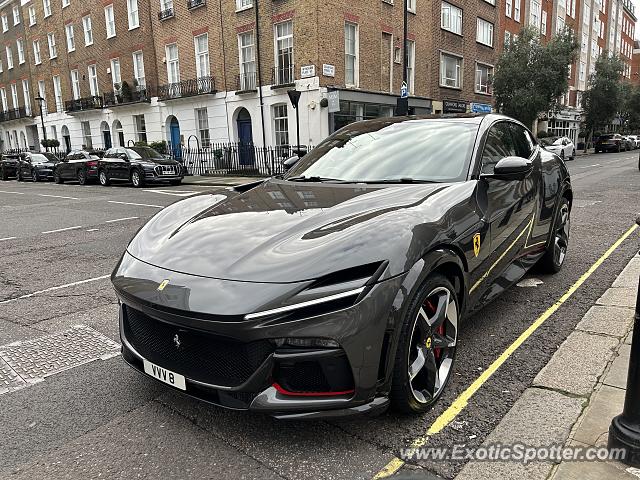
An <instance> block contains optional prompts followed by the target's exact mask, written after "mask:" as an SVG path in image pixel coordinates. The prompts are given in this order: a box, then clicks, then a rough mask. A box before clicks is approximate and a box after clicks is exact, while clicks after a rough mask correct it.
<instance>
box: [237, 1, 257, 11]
mask: <svg viewBox="0 0 640 480" xmlns="http://www.w3.org/2000/svg"><path fill="white" fill-rule="evenodd" d="M252 7H253V0H236V12H241V11H243V10H248V9H249V8H252Z"/></svg>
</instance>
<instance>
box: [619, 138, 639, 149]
mask: <svg viewBox="0 0 640 480" xmlns="http://www.w3.org/2000/svg"><path fill="white" fill-rule="evenodd" d="M622 138H624V143H625V150H626V151H627V152H628V151H629V150H634V149H635V148H636V142H635V140H634V139H633V138H631V137H630V136H629V135H623V136H622Z"/></svg>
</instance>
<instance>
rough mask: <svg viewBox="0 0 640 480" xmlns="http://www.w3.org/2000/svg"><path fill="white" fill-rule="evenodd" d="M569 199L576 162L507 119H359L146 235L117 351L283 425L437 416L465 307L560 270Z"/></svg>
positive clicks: (159, 218)
mask: <svg viewBox="0 0 640 480" xmlns="http://www.w3.org/2000/svg"><path fill="white" fill-rule="evenodd" d="M572 199H573V194H572V190H571V181H570V178H569V173H568V171H567V168H566V165H565V163H564V162H563V161H562V160H561V159H560V158H559V157H558V156H557V155H555V154H553V153H551V152H548V151H546V150H545V149H543V148H541V147H540V145H539V144H538V143H537V141H536V140H535V138H534V137H533V135H532V134H531V132H530V131H529V130H528V129H527V128H526V127H525V126H524V125H522V124H521V123H519V122H517V121H514V120H512V119H510V118H508V117H505V116H502V115H485V116H476V115H461V116H460V115H459V116H456V117H450V118H449V117H439V116H430V117H425V118H421V117H396V118H384V119H376V120H369V121H365V122H357V123H353V124H351V125H348V126H346V127H344V128H342V129H341V130H339V131H338V132H336V133H334V134H333V135H331V136H330V137H328V138H327V139H326V140H325V141H323V142H322V143H321V144H320V145H318V146H317V147H316V148H315V149H313V150H312V151H311V152H309V153H308V154H307V155H306V156H305V157H304V158H302V159H300V160H299V161H298V163H296V164H295V165H294V166H293V167H292V168H291V169H290V170H289V172H288V173H287V174H286V175H285V176H284V178H271V179H268V180H265V181H259V182H255V183H253V184H249V185H244V186H241V187H236V188H234V189H225V190H222V189H221V190H219V191H213V192H207V193H204V194H201V195H196V196H193V197H190V198H188V199H185V200H182V201H179V202H176V203H174V204H173V205H171V206H169V207H167V208H165V209H164V210H162V211H160V212H158V213H157V214H156V215H155V217H153V219H151V220H150V221H149V222H148V223H147V224H146V225H145V226H144V227H142V228H141V229H140V230H139V231H138V233H137V234H136V236H135V237H134V238H133V240H132V241H131V242H130V243H129V245H128V246H127V249H126V251H125V253H124V255H123V256H122V258H121V259H120V262H119V263H118V265H117V267H116V269H115V271H114V272H113V274H112V276H111V280H112V282H113V285H114V287H115V291H116V293H117V295H118V297H119V299H120V304H119V314H120V336H121V339H122V358H123V359H124V360H125V361H126V362H128V363H129V364H130V365H131V366H133V367H134V368H135V369H137V370H139V371H141V372H145V373H147V374H148V375H150V376H152V377H153V378H155V379H156V380H158V381H161V382H164V383H165V384H168V385H169V386H170V387H171V388H173V389H175V390H176V391H181V392H183V393H186V394H188V395H192V396H194V397H197V398H201V399H204V400H207V401H210V402H213V403H216V404H218V405H222V406H225V407H228V408H233V409H248V410H251V411H255V412H263V413H269V414H271V415H274V416H276V417H279V418H320V417H327V416H345V415H350V414H362V413H367V412H368V413H372V412H379V411H381V410H382V409H385V408H386V407H387V406H388V405H389V404H392V405H394V406H395V408H396V409H398V410H401V411H405V412H412V413H422V412H425V411H427V410H428V409H429V408H430V407H431V405H432V404H433V403H434V402H435V401H436V400H437V399H438V397H439V396H440V395H441V394H442V392H443V391H444V389H445V387H446V385H447V382H448V381H449V379H450V378H451V377H452V376H453V373H452V372H453V362H454V357H455V354H456V347H457V344H458V339H459V331H460V330H459V329H460V327H461V326H463V323H464V320H466V319H467V318H468V317H469V315H470V313H471V312H473V311H475V310H477V309H479V308H481V307H483V306H484V305H486V304H487V303H489V302H491V301H492V300H493V299H495V298H496V296H497V295H498V294H500V293H502V292H504V291H505V290H506V289H508V288H509V287H510V286H511V285H513V284H514V283H515V282H517V281H518V280H519V279H520V278H522V276H523V275H524V274H525V273H526V272H527V271H528V270H529V269H530V268H531V267H532V266H533V265H534V264H536V263H539V264H540V266H541V268H542V269H543V270H545V271H547V272H550V273H554V272H558V271H559V270H560V269H561V268H562V266H563V264H564V262H565V259H566V254H567V249H568V247H569V228H570V212H571V203H572ZM487 349H489V347H487ZM487 355H488V356H490V357H492V356H493V354H492V353H490V352H489V351H488V350H487Z"/></svg>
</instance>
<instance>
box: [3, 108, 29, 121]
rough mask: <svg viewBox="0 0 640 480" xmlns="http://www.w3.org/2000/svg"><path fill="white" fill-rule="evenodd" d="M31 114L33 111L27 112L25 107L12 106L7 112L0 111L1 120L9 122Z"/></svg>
mask: <svg viewBox="0 0 640 480" xmlns="http://www.w3.org/2000/svg"><path fill="white" fill-rule="evenodd" d="M30 116H31V113H29V112H27V109H26V108H24V107H19V108H12V109H10V110H7V111H6V112H0V122H8V121H9V120H18V119H20V118H27V117H30Z"/></svg>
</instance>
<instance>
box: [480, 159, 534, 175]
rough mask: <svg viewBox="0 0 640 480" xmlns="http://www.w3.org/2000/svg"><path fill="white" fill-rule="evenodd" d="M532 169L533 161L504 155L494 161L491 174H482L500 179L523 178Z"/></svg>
mask: <svg viewBox="0 0 640 480" xmlns="http://www.w3.org/2000/svg"><path fill="white" fill-rule="evenodd" d="M532 170H533V163H532V162H531V161H530V160H527V159H526V158H522V157H505V158H503V159H502V160H500V161H499V162H498V163H496V166H495V167H494V169H493V173H492V174H485V175H482V176H483V177H486V178H497V179H500V180H523V179H524V178H525V177H526V176H527V175H528V174H529V173H531V171H532Z"/></svg>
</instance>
